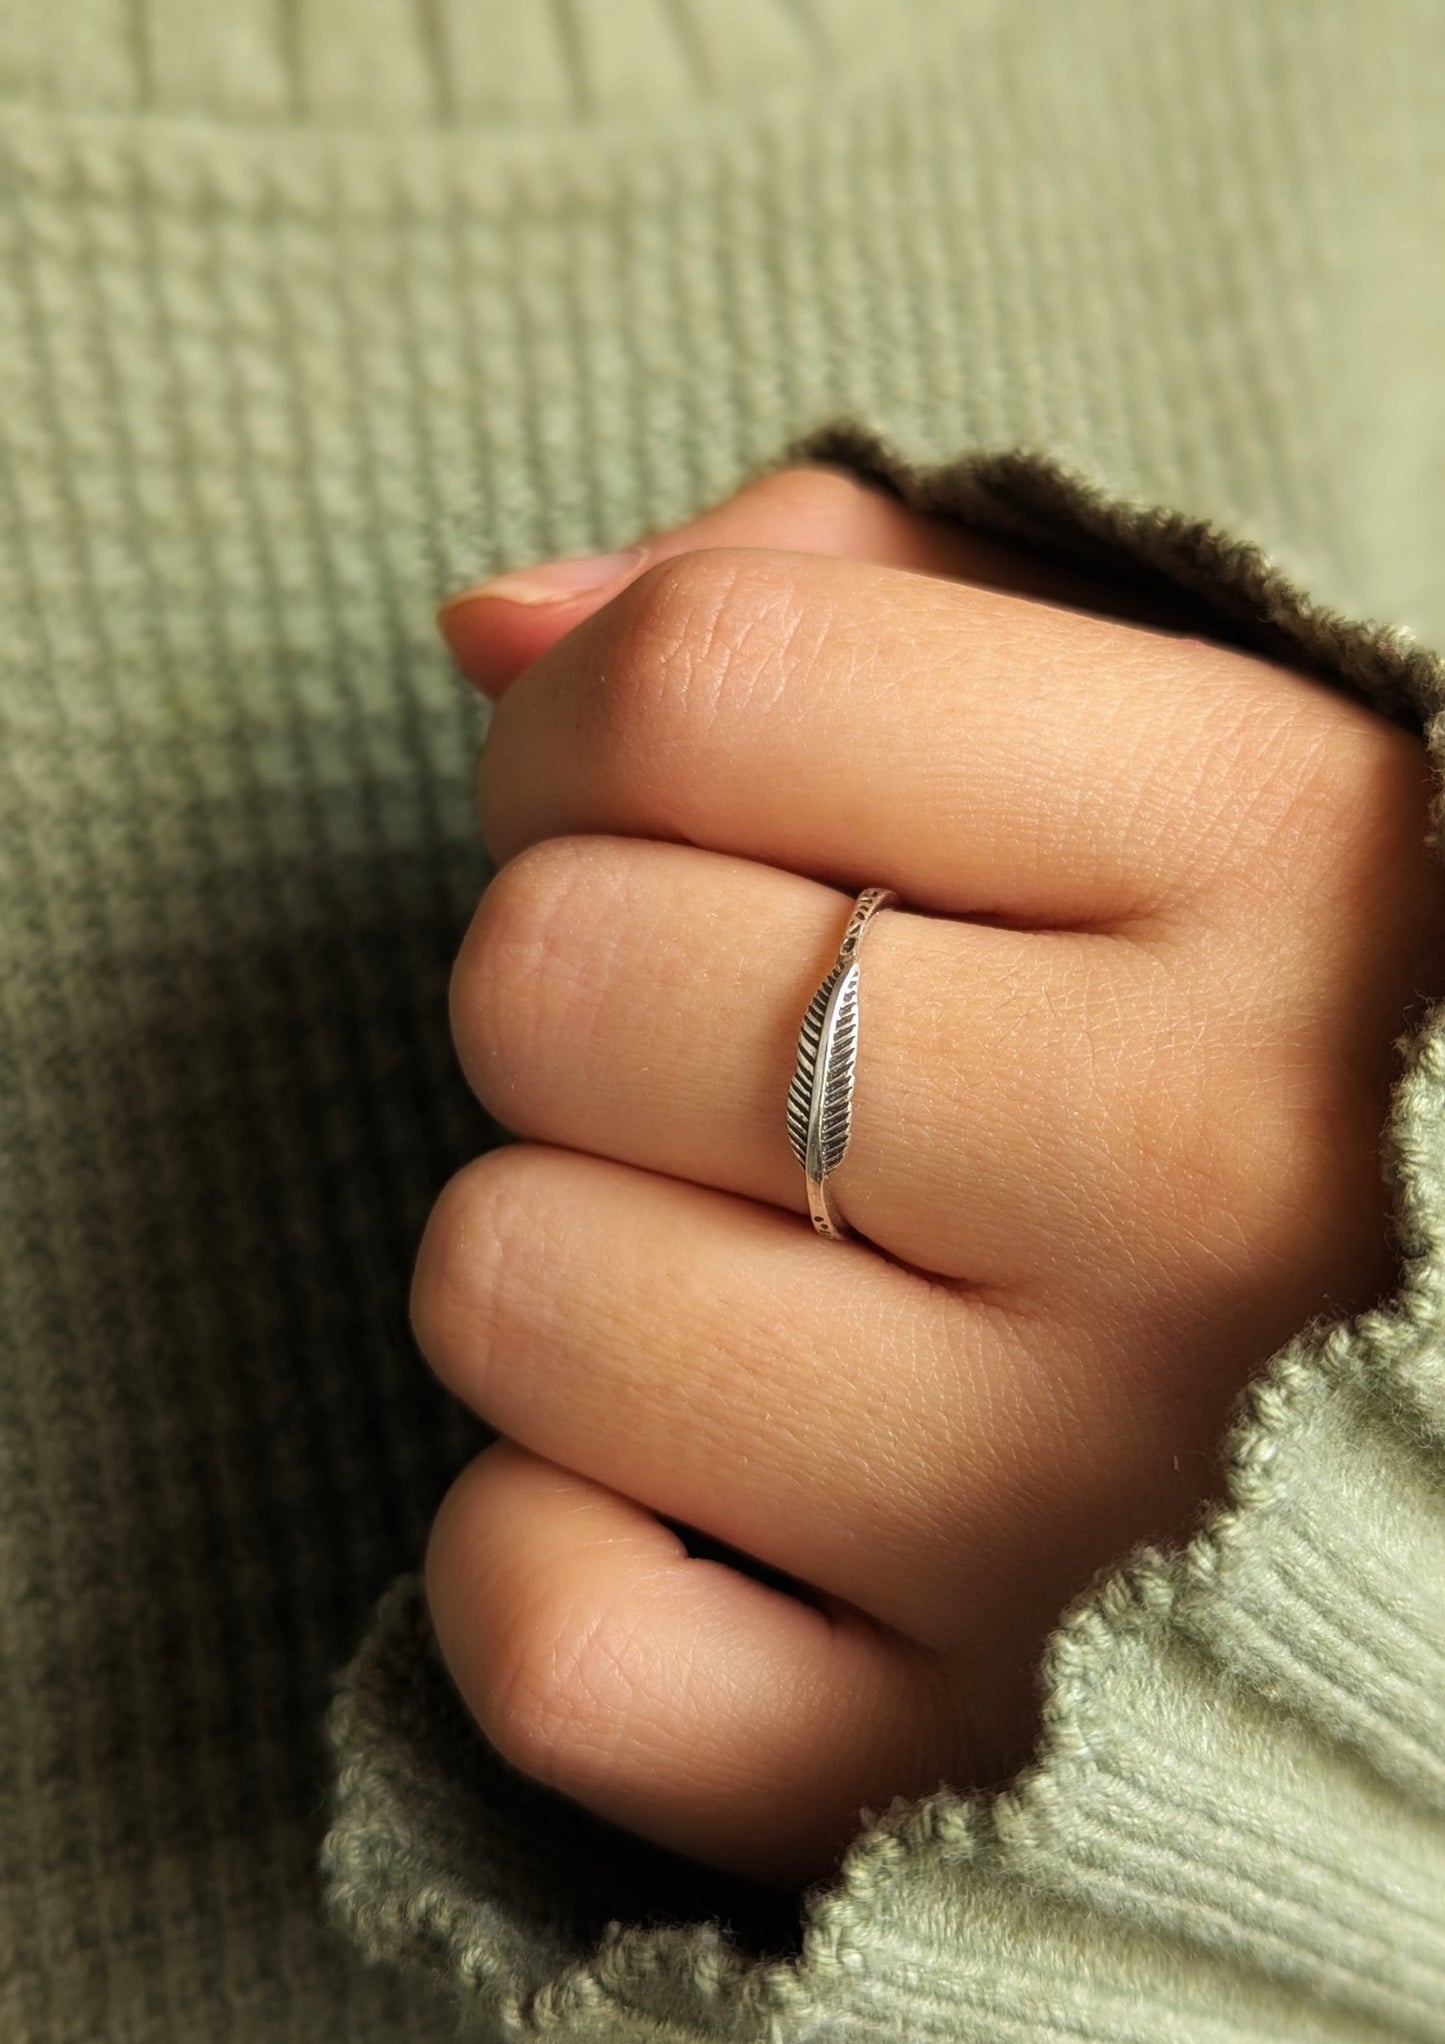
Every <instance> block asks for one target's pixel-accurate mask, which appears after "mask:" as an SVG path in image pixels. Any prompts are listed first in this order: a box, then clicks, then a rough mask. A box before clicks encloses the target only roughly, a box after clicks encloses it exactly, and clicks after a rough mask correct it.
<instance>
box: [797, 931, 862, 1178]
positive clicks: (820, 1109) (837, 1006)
mask: <svg viewBox="0 0 1445 2044" xmlns="http://www.w3.org/2000/svg"><path fill="white" fill-rule="evenodd" d="M835 995H836V998H835ZM857 1062H858V963H857V960H856V959H853V960H851V961H850V962H849V963H848V964H847V965H846V966H845V965H842V964H838V965H835V966H834V967H833V969H832V971H831V972H830V973H829V974H828V976H827V978H826V979H824V980H823V982H822V984H821V985H820V986H819V988H818V991H817V992H816V993H815V994H814V996H813V998H812V1000H811V1001H809V1003H808V1012H807V1014H806V1015H805V1016H804V1017H803V1026H802V1028H801V1029H800V1030H799V1032H798V1062H797V1068H796V1070H795V1071H794V1073H793V1078H792V1083H791V1085H790V1086H789V1087H788V1141H789V1143H790V1144H791V1146H792V1151H793V1155H794V1156H795V1157H796V1158H797V1160H798V1162H799V1164H801V1165H802V1167H803V1169H804V1170H805V1171H808V1170H809V1169H810V1168H811V1174H812V1176H813V1177H815V1178H826V1177H827V1175H828V1173H829V1172H830V1171H832V1170H834V1169H835V1168H836V1166H837V1165H838V1164H840V1163H841V1162H842V1159H843V1152H844V1150H846V1149H847V1147H848V1136H849V1132H850V1130H851V1128H852V1125H853V1073H854V1069H855V1067H856V1065H857ZM810 1141H812V1142H813V1144H814V1155H813V1158H812V1163H811V1167H810V1164H809V1144H810Z"/></svg>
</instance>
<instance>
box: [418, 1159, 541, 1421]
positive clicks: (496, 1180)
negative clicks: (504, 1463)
mask: <svg viewBox="0 0 1445 2044" xmlns="http://www.w3.org/2000/svg"><path fill="white" fill-rule="evenodd" d="M529 1161H530V1160H529V1158H528V1156H527V1153H526V1151H525V1149H524V1148H522V1147H521V1146H515V1145H514V1146H504V1147H502V1148H500V1149H496V1150H488V1151H487V1152H485V1153H484V1154H483V1155H482V1156H480V1157H474V1158H473V1159H472V1160H471V1162H470V1163H468V1164H464V1165H463V1166H462V1168H461V1170H460V1171H458V1172H456V1173H455V1174H454V1175H453V1176H452V1177H451V1178H450V1179H448V1181H447V1183H446V1184H445V1185H444V1186H443V1187H442V1190H441V1192H440V1193H439V1194H438V1196H437V1199H436V1201H435V1202H434V1204H433V1206H432V1210H431V1213H430V1214H429V1215H428V1217H427V1223H426V1227H425V1229H424V1231H423V1233H422V1239H421V1244H420V1246H419V1248H418V1250H417V1256H416V1263H415V1265H414V1267H413V1271H412V1281H411V1296H410V1319H411V1329H412V1334H413V1336H414V1337H415V1339H416V1343H417V1346H418V1348H419V1349H420V1350H421V1352H422V1354H423V1355H424V1356H425V1357H426V1359H427V1362H428V1363H429V1364H430V1366H431V1368H432V1370H433V1371H434V1372H435V1374H436V1375H437V1376H438V1377H439V1378H440V1379H441V1381H442V1382H443V1383H444V1384H446V1385H448V1386H449V1388H451V1389H452V1390H455V1391H458V1392H460V1390H461V1378H462V1374H463V1371H465V1376H466V1388H467V1394H468V1395H469V1396H470V1395H473V1394H474V1393H475V1388H476V1375H477V1371H478V1368H479V1367H480V1359H484V1358H485V1355H486V1353H487V1350H488V1348H489V1346H490V1344H489V1341H488V1329H489V1327H490V1325H491V1323H492V1322H493V1321H494V1319H495V1318H496V1311H497V1303H496V1302H497V1290H498V1285H499V1281H500V1273H501V1271H502V1269H503V1267H504V1265H505V1264H506V1263H507V1262H508V1258H509V1245H510V1244H512V1243H514V1242H516V1241H517V1239H518V1238H519V1237H520V1238H522V1239H525V1237H526V1233H527V1226H528V1220H527V1201H528V1193H527V1180H528V1166H529Z"/></svg>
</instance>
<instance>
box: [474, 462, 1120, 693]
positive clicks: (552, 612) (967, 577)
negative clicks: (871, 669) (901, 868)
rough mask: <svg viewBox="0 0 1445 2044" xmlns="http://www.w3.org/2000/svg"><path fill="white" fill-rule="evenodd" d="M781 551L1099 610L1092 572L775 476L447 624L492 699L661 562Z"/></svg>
mask: <svg viewBox="0 0 1445 2044" xmlns="http://www.w3.org/2000/svg"><path fill="white" fill-rule="evenodd" d="M723 546H728V547H735V546H746V547H777V548H781V549H785V550H787V551H789V552H793V553H809V554H831V555H834V556H835V557H838V558H840V559H846V560H857V561H868V562H871V563H873V564H875V565H877V566H879V567H896V568H906V569H912V570H913V571H914V572H915V573H917V574H922V575H943V576H949V577H952V578H954V579H956V580H963V581H970V582H981V583H984V584H986V585H987V586H989V587H991V588H995V589H1008V590H1015V591H1018V592H1020V593H1022V594H1024V595H1029V596H1035V597H1041V598H1043V599H1044V600H1046V601H1052V602H1055V603H1073V604H1076V605H1079V606H1081V607H1083V608H1086V609H1087V608H1099V607H1103V606H1101V601H1100V598H1101V592H1100V589H1099V587H1098V585H1097V584H1095V583H1093V582H1091V581H1090V579H1089V578H1088V577H1086V576H1084V575H1081V574H1076V573H1073V572H1071V571H1070V570H1068V569H1065V568H1060V567H1055V566H1052V565H1050V564H1049V563H1048V562H1045V561H1042V560H1038V559H1035V558H1034V557H1033V556H1032V555H1031V554H1029V553H1026V552H1023V551H1021V550H1019V549H1016V548H1013V547H1009V546H1005V545H1002V544H1000V543H998V542H996V541H993V540H988V539H984V538H982V537H980V536H979V535H978V534H977V533H972V532H969V531H967V530H966V529H965V528H964V527H962V526H960V525H957V524H954V523H952V522H951V521H950V520H947V519H943V518H932V517H927V516H925V515H924V514H923V513H922V512H918V511H912V510H910V509H909V508H908V507H907V505H905V504H903V503H901V502H900V501H899V500H898V499H897V498H896V497H894V496H892V495H890V494H889V493H888V492H886V491H884V490H881V489H876V488H872V487H870V486H868V485H866V484H864V483H861V482H859V481H858V480H857V479H856V478H855V477H854V476H852V475H851V474H849V473H848V472H847V471H845V470H842V469H836V468H828V467H824V466H822V465H813V466H800V467H793V468H785V469H778V470H775V471H774V472H773V473H771V474H769V475H766V476H761V477H759V478H758V479H757V480H756V481H755V482H751V483H749V484H747V485H746V486H745V487H744V488H743V489H741V490H739V491H738V492H737V494H736V495H735V496H732V497H729V498H728V499H727V500H726V501H725V502H724V503H722V504H718V505H715V506H713V507H712V508H711V509H709V510H707V511H704V512H703V513H702V514H701V515H700V516H699V517H697V518H693V519H690V520H689V521H688V522H687V523H686V524H685V525H676V526H673V527H671V528H670V529H669V530H666V531H662V532H656V533H652V534H650V535H649V536H648V537H646V538H645V539H643V540H641V541H639V542H638V544H637V545H636V546H633V547H629V548H627V549H626V551H624V552H622V553H610V554H587V555H577V556H568V557H567V558H565V559H561V560H553V561H546V562H543V563H542V564H540V565H539V566H537V567H524V568H515V569H509V570H508V571H507V572H506V573H505V574H502V575H498V576H496V577H495V578H494V579H493V580H492V581H490V582H481V583H478V584H477V585H476V586H475V587H473V588H469V589H463V590H462V591H460V593H459V594H458V595H456V596H453V597H452V598H451V599H450V600H449V601H448V602H446V603H444V604H443V605H442V606H441V609H440V610H439V611H438V613H437V628H438V630H439V631H440V632H441V635H442V637H443V639H444V640H445V641H446V644H447V647H448V649H449V651H450V653H451V655H452V658H453V659H454V660H455V661H456V663H457V666H458V667H459V668H460V669H461V671H462V673H463V674H464V675H466V677H467V679H468V680H469V681H471V682H473V683H475V685H476V686H477V687H478V688H480V689H481V690H482V691H483V692H484V693H485V694H487V695H489V696H493V697H496V696H499V695H501V694H502V692H503V690H504V689H505V688H506V687H507V686H508V684H509V683H510V682H512V681H514V680H515V679H516V677H517V675H519V674H520V673H521V672H522V669H523V668H524V667H527V666H530V664H531V663H532V661H534V660H535V659H537V658H538V657H539V655H541V654H542V653H545V652H546V651H547V649H548V648H549V647H550V646H552V645H555V643H556V642H557V640H558V639H560V638H562V637H563V636H564V635H565V634H566V633H567V632H570V631H571V630H572V628H573V626H574V625H579V624H581V623H582V621H583V619H584V618H587V617H590V616H591V615H592V613H593V612H594V611H596V610H600V609H601V608H602V606H603V604H604V603H607V602H610V600H611V599H612V598H613V597H614V596H616V595H617V594H618V593H619V592H620V591H621V590H623V589H625V588H626V587H627V584H628V583H629V582H632V581H635V580H636V578H637V577H638V576H639V575H641V574H642V573H644V571H645V570H646V569H648V568H650V567H652V566H654V565H655V564H656V563H657V562H658V561H665V560H667V559H668V558H669V557H670V556H671V555H673V554H681V553H690V552H692V551H693V550H695V549H697V548H700V547H723Z"/></svg>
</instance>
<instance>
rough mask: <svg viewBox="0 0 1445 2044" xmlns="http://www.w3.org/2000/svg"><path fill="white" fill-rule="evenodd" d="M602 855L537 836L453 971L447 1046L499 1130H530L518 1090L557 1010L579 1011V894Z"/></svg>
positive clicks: (507, 873)
mask: <svg viewBox="0 0 1445 2044" xmlns="http://www.w3.org/2000/svg"><path fill="white" fill-rule="evenodd" d="M606 856H607V854H606V848H605V847H603V846H601V845H599V844H598V843H597V841H595V840H591V839H587V838H542V839H539V840H538V841H537V842H536V843H535V844H532V845H528V846H527V847H525V849H524V850H522V851H520V852H517V853H516V854H515V855H514V856H513V857H512V858H510V859H508V860H507V862H506V863H505V865H503V866H501V867H499V868H498V870H497V872H496V875H495V876H494V878H493V879H492V880H491V881H490V882H489V884H488V886H487V888H486V890H485V892H484V893H483V895H482V898H481V900H480V901H479V902H478V904H477V908H476V912H475V914H474V915H473V917H472V920H471V923H470V925H469V926H468V929H467V932H466V935H465V936H464V938H463V939H462V944H461V948H460V950H459V951H458V953H457V957H456V961H455V963H454V965H453V967H452V974H451V983H450V987H449V990H448V1009H449V1015H450V1022H451V1032H452V1040H453V1042H454V1043H455V1044H456V1048H457V1057H458V1059H459V1061H460V1063H461V1067H462V1070H463V1072H464V1073H465V1075H466V1079H467V1083H468V1084H469V1085H470V1087H471V1089H472V1091H473V1092H474V1093H475V1094H476V1096H477V1098H478V1100H480V1102H481V1103H482V1105H483V1106H484V1107H485V1108H486V1109H487V1110H488V1111H489V1113H491V1114H493V1115H494V1116H495V1117H496V1118H497V1119H498V1120H499V1121H501V1122H502V1123H503V1124H504V1125H505V1126H507V1127H509V1128H513V1129H516V1130H518V1131H519V1132H522V1131H524V1130H525V1126H526V1123H527V1118H528V1117H527V1109H526V1102H525V1099H524V1098H523V1094H522V1088H523V1085H524V1082H525V1076H526V1073H527V1071H528V1070H530V1069H532V1068H533V1067H534V1066H535V1064H536V1062H537V1057H538V1051H539V1048H541V1049H543V1050H545V1045H546V1043H547V1041H548V1038H549V1035H550V1033H551V1031H550V1028H549V1018H550V1017H553V1016H555V1014H556V1013H557V1011H558V1010H559V1008H561V1007H566V1008H568V1009H569V1011H571V1010H575V1007H576V1000H575V998H574V997H575V995H576V994H577V992H578V990H579V989H578V985H577V982H578V980H579V977H580V975H581V974H582V973H583V972H584V971H585V958H586V956H587V946H585V945H579V943H578V941H577V934H576V932H577V925H578V922H579V919H580V918H581V917H582V915H583V914H584V913H585V910H584V909H581V908H579V905H578V894H579V891H580V890H585V891H586V894H587V896H588V898H589V899H590V898H591V895H592V894H593V892H594V891H595V887H596V883H597V879H598V869H599V866H600V865H601V864H602V863H603V862H604V861H605V859H606Z"/></svg>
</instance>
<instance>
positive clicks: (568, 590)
mask: <svg viewBox="0 0 1445 2044" xmlns="http://www.w3.org/2000/svg"><path fill="white" fill-rule="evenodd" d="M646 553H647V549H646V547H640V546H634V547H627V548H626V549H625V550H624V551H623V552H622V553H616V554H567V555H564V557H563V558H562V559H561V560H558V561H543V562H541V563H540V564H539V565H538V566H537V567H535V568H514V569H511V570H509V571H508V573H507V574H505V575H495V576H493V578H492V580H491V581H490V582H478V583H476V584H475V585H474V586H473V587H472V588H470V589H460V590H458V592H457V594H456V595H455V596H449V597H448V598H447V600H446V602H445V603H444V604H442V606H441V608H440V609H439V610H438V612H437V616H438V617H439V618H440V617H445V616H446V615H447V613H448V612H449V611H454V610H457V609H459V608H460V607H461V606H462V605H463V604H467V603H480V602H489V603H490V602H493V601H496V602H500V603H562V602H565V601H566V599H567V598H568V597H569V596H581V595H582V594H583V593H584V591H586V590H588V589H602V588H605V587H606V585H607V584H608V583H609V582H616V581H618V580H619V579H620V578H621V577H622V576H623V575H625V574H627V573H628V572H629V570H630V569H633V568H636V567H637V566H638V565H639V564H640V563H641V561H642V560H643V559H644V557H645V555H646Z"/></svg>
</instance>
